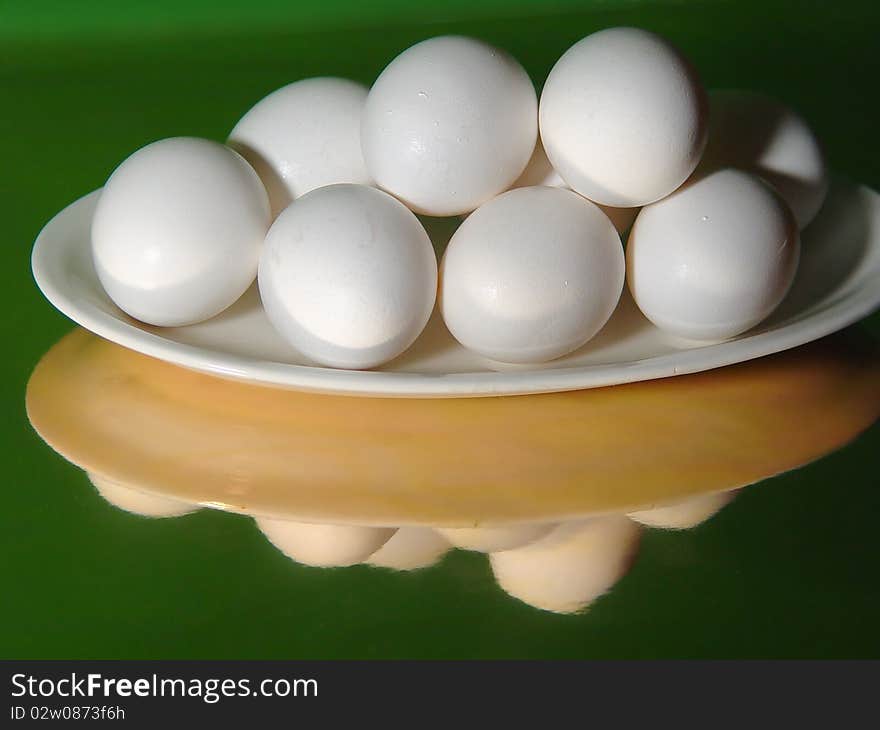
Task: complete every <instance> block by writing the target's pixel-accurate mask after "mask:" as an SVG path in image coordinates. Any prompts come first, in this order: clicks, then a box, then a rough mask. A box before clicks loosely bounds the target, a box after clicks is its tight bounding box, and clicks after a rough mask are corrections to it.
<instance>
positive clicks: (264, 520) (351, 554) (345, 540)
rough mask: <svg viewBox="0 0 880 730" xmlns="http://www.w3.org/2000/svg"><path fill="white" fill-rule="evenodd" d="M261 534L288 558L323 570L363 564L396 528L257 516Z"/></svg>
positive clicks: (386, 540) (256, 519) (389, 537)
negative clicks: (315, 522)
mask: <svg viewBox="0 0 880 730" xmlns="http://www.w3.org/2000/svg"><path fill="white" fill-rule="evenodd" d="M254 521H255V522H256V524H257V527H258V528H259V529H260V531H261V532H262V533H263V534H264V535H265V536H266V538H267V539H268V540H269V542H271V543H272V544H273V545H274V546H275V547H277V548H278V549H279V550H280V551H281V552H282V553H284V554H285V555H286V556H287V557H289V558H291V559H293V560H295V561H296V562H298V563H302V564H303V565H312V566H315V567H321V568H330V567H344V566H348V565H355V564H356V563H362V562H363V561H364V560H366V559H367V558H368V557H370V555H372V554H373V553H375V552H376V551H377V550H378V549H379V548H380V547H382V546H383V545H384V544H385V543H386V542H388V540H390V539H391V536H392V535H393V534H394V529H393V528H390V527H388V528H386V527H354V526H347V525H319V524H312V523H308V522H295V521H293V520H279V519H272V518H268V517H256V518H254Z"/></svg>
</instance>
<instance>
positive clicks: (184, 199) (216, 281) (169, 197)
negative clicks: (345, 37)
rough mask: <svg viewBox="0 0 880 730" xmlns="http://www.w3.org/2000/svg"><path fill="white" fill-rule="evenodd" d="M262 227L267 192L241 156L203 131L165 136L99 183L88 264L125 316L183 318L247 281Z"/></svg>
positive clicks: (211, 311)
mask: <svg viewBox="0 0 880 730" xmlns="http://www.w3.org/2000/svg"><path fill="white" fill-rule="evenodd" d="M268 227H269V200H268V197H267V195H266V191H265V190H264V188H263V185H262V183H261V182H260V179H259V178H258V177H257V175H256V173H255V172H254V170H253V168H251V166H250V165H249V164H248V163H247V162H245V160H244V159H242V157H241V156H240V155H238V154H237V153H236V152H233V151H232V150H231V149H229V148H228V147H224V146H223V145H221V144H217V143H216V142H209V141H207V140H203V139H193V138H188V137H177V138H173V139H164V140H161V141H159V142H154V143H153V144H150V145H147V146H146V147H143V148H142V149H140V150H138V151H137V152H135V153H134V154H133V155H131V157H129V158H128V159H126V160H125V161H124V162H123V163H122V164H121V165H120V166H119V167H117V168H116V170H115V171H114V172H113V174H112V175H111V176H110V179H109V180H108V181H107V184H106V185H105V186H104V189H103V191H102V192H101V197H100V199H99V200H98V206H97V208H96V209H95V215H94V218H93V220H92V251H93V254H94V260H95V270H96V272H97V274H98V278H99V279H100V280H101V284H102V285H103V286H104V289H105V290H106V291H107V294H109V295H110V298H111V299H112V300H113V301H114V302H115V303H116V304H117V306H119V307H120V309H122V310H124V311H125V312H126V313H128V314H130V315H131V316H132V317H134V318H136V319H139V320H141V321H143V322H148V323H149V324H154V325H160V326H177V325H185V324H191V323H193V322H199V321H201V320H204V319H208V318H209V317H213V316H214V315H215V314H218V313H219V312H221V311H223V310H224V309H226V307H228V306H229V305H230V304H232V303H233V302H234V301H235V300H236V299H238V298H239V297H240V296H241V295H242V294H243V293H244V291H245V290H246V289H247V288H248V287H249V286H250V285H251V283H252V282H253V280H254V276H255V275H256V273H257V261H258V259H259V256H260V246H261V245H262V243H263V237H264V236H265V234H266V229H267V228H268Z"/></svg>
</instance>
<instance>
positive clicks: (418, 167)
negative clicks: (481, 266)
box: [361, 36, 538, 216]
mask: <svg viewBox="0 0 880 730" xmlns="http://www.w3.org/2000/svg"><path fill="white" fill-rule="evenodd" d="M537 108H538V103H537V97H536V94H535V88H534V86H533V85H532V82H531V80H530V79H529V77H528V75H527V74H526V72H525V70H524V69H523V67H522V66H521V65H520V64H519V63H518V62H517V61H516V60H515V59H514V58H513V57H512V56H510V54H508V53H506V52H504V51H502V50H500V49H498V48H495V47H493V46H490V45H489V44H487V43H484V42H483V41H479V40H476V39H473V38H465V37H462V36H440V37H437V38H431V39H428V40H426V41H422V42H421V43H417V44H416V45H414V46H412V47H410V48H408V49H407V50H406V51H404V52H403V53H401V54H400V55H399V56H397V58H395V59H394V60H393V61H392V62H391V63H390V64H388V66H387V67H386V68H385V70H384V71H383V72H382V73H381V75H380V76H379V78H378V79H377V80H376V82H375V84H373V87H372V89H370V93H369V95H368V97H367V102H366V106H365V107H364V115H363V121H362V126H361V144H362V147H363V153H364V160H365V161H366V165H367V170H368V171H369V173H370V175H371V177H372V178H373V179H374V180H375V181H376V183H377V184H378V185H379V187H381V188H383V189H384V190H387V191H388V192H390V193H392V194H393V195H395V196H397V197H398V198H399V199H400V200H402V201H404V202H405V203H406V204H407V205H408V206H409V207H410V208H411V209H412V210H414V211H415V212H417V213H422V214H427V215H436V216H450V215H456V214H461V213H467V212H470V211H472V210H474V209H475V208H476V207H477V206H479V205H481V204H482V203H484V202H486V201H487V200H489V199H490V198H492V197H493V196H495V195H497V194H499V193H501V192H503V191H504V190H506V189H507V188H509V187H510V185H511V184H512V183H513V181H514V180H516V178H517V177H518V176H519V175H520V173H522V171H523V169H524V168H525V166H526V163H527V162H528V160H529V157H530V155H531V154H532V150H533V149H534V146H535V139H536V138H537V129H538V121H537Z"/></svg>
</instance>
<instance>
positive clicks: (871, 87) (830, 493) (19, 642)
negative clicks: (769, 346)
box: [0, 0, 880, 658]
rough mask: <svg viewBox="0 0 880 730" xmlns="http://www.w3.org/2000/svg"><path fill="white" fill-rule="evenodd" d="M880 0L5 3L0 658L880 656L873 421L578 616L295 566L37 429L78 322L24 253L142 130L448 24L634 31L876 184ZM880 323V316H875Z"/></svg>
mask: <svg viewBox="0 0 880 730" xmlns="http://www.w3.org/2000/svg"><path fill="white" fill-rule="evenodd" d="M877 7H878V5H877V3H876V0H867V1H866V2H836V3H826V2H819V3H810V2H776V3H768V2H762V1H761V0H737V1H736V2H709V1H704V2H684V1H683V0H680V1H677V2H638V1H636V0H628V1H627V0H621V1H619V2H612V1H610V0H608V1H593V2H587V1H582V2H575V1H574V0H567V1H564V2H563V1H558V2H539V1H538V0H478V1H474V0H455V1H453V2H449V1H447V2H443V3H413V2H411V0H377V2H370V3H365V2H360V1H359V0H345V1H340V0H337V1H336V2H332V1H330V0H322V1H318V0H307V1H302V2H294V1H293V0H284V1H280V0H272V1H271V2H269V1H267V0H263V1H259V0H253V1H251V2H242V3H235V4H233V3H229V2H216V1H208V0H206V1H204V2H196V1H195V0H188V1H182V0H152V1H151V2H141V1H138V2H122V3H121V2H111V1H110V0H106V1H104V2H64V1H63V0H56V1H55V2H41V3H31V2H26V1H22V2H16V3H13V2H0V139H2V141H3V144H4V150H3V155H2V157H0V165H2V168H0V201H2V202H0V212H2V227H0V231H2V250H0V255H2V261H0V277H2V285H0V297H2V298H3V308H2V311H3V317H2V327H3V333H4V341H5V342H6V346H5V348H4V353H3V357H2V359H0V368H2V377H0V389H2V390H0V393H2V395H0V398H2V413H3V421H2V426H0V428H2V449H3V451H2V456H3V463H4V465H5V467H6V471H5V477H4V479H3V485H4V486H3V491H2V496H3V500H2V507H0V656H2V657H5V658H10V657H132V658H139V657H242V658H244V657H262V658H269V657H282V658H293V657H310V658H311V657H830V656H835V657H855V656H859V657H878V656H880V627H878V621H877V617H878V616H880V583H878V580H877V576H878V568H880V560H878V557H880V552H878V546H877V538H876V529H875V520H876V519H877V517H878V515H880V490H878V489H877V487H878V486H880V485H878V482H880V479H878V476H877V468H878V465H880V459H878V456H877V454H878V449H880V428H878V427H877V426H876V425H875V427H874V428H872V429H871V430H870V431H869V432H868V433H866V434H865V435H863V436H862V437H861V438H860V439H858V440H857V441H856V442H855V443H853V444H852V445H850V446H849V447H847V448H845V449H843V450H842V451H840V452H838V453H836V454H834V455H832V456H830V457H827V458H825V459H823V460H821V461H819V462H817V463H815V464H813V465H810V466H809V467H807V468H804V469H802V470H800V471H797V472H794V473H791V474H788V475H785V476H782V477H778V478H775V479H772V480H768V481H766V482H764V483H762V484H760V485H758V486H756V487H753V488H751V489H749V490H746V492H745V493H744V494H743V495H742V496H741V498H740V499H738V500H737V501H736V502H734V504H733V505H732V506H730V507H729V508H727V509H726V510H725V511H724V512H723V513H721V515H719V516H718V517H717V518H715V519H713V520H712V521H710V522H709V523H707V524H705V525H703V526H701V527H699V528H697V529H695V530H693V531H690V532H684V533H661V532H657V531H649V532H648V533H647V535H646V537H645V539H644V541H643V545H642V551H641V555H640V557H639V560H638V562H637V563H636V565H635V567H634V569H633V570H632V572H631V573H630V574H629V575H627V576H626V577H625V578H624V579H623V581H622V582H621V583H620V584H619V585H618V587H617V588H616V589H615V590H614V591H613V592H612V593H611V594H610V595H608V596H606V597H604V598H602V599H601V600H600V601H598V602H597V603H596V604H595V606H594V607H593V608H592V610H590V611H589V612H588V613H587V614H585V615H582V616H568V617H566V616H555V615H550V614H545V613H542V612H539V611H536V610H534V609H531V608H529V607H527V606H525V605H523V604H520V603H518V602H516V601H514V600H512V599H510V598H508V597H506V596H505V595H504V594H503V593H502V592H501V591H500V589H498V588H497V587H495V586H494V584H493V581H492V578H491V574H490V572H489V569H488V566H487V563H486V560H485V559H484V558H483V557H482V556H479V555H474V554H465V553H456V554H452V555H450V556H448V557H447V558H446V559H445V560H444V562H443V563H442V564H441V565H440V566H438V567H434V568H431V569H427V570H424V571H421V572H417V573H413V574H394V573H389V572H384V571H379V570H375V569H368V568H361V567H357V568H349V569H338V570H320V569H310V568H305V567H300V566H296V565H294V564H293V563H291V562H290V561H288V560H287V559H285V558H283V557H282V556H281V555H280V554H279V553H278V552H276V551H275V550H274V549H273V548H272V547H271V546H270V545H269V544H268V543H267V542H266V541H265V540H264V539H263V538H262V537H261V536H260V535H259V534H258V532H257V531H256V529H255V528H254V527H253V525H252V524H251V523H250V521H249V520H246V519H243V518H240V517H235V516H232V515H225V514H220V513H211V512H203V513H198V514H195V515H190V516H187V517H184V518H180V519H174V520H167V521H162V520H148V519H143V518H138V517H134V516H131V515H128V514H125V513H122V512H120V511H118V510H115V509H113V508H112V507H110V506H109V505H107V504H106V503H105V502H103V501H102V500H101V499H100V498H99V497H98V496H97V495H96V494H95V493H94V491H93V490H92V489H91V487H90V486H89V484H88V482H87V481H86V478H85V476H84V474H82V473H81V472H80V471H79V470H78V469H75V468H74V467H72V466H71V465H69V464H67V463H66V462H64V461H63V460H62V459H61V458H60V457H58V456H56V455H55V454H54V453H53V452H52V451H51V450H50V449H49V448H48V447H47V446H45V445H44V444H43V443H42V442H41V441H40V439H39V438H38V437H37V436H36V435H35V434H34V433H33V431H32V430H31V429H30V427H29V425H28V423H27V419H26V417H25V414H24V405H23V398H24V388H25V383H26V381H27V378H28V375H29V373H30V371H31V369H32V368H33V366H34V364H35V363H36V362H37V360H38V359H39V358H40V356H41V355H42V354H43V352H45V351H46V350H47V349H48V348H49V346H50V345H52V344H53V343H54V342H55V341H56V340H57V339H58V338H60V337H61V336H62V335H63V334H64V333H65V332H67V331H68V330H69V329H70V328H71V326H72V325H71V323H70V322H69V321H68V320H66V319H65V318H64V317H62V316H61V315H60V314H58V313H56V312H55V311H54V310H53V309H52V308H51V307H50V306H49V305H48V304H47V303H46V302H45V301H44V300H43V298H42V297H41V295H40V294H39V292H38V291H37V289H36V287H35V286H34V285H33V282H32V279H31V275H30V269H29V255H30V247H31V244H32V242H33V239H34V237H35V236H36V234H37V232H38V231H39V229H40V227H41V226H42V224H43V223H44V222H45V221H47V220H48V219H49V218H50V217H51V216H52V215H53V214H54V213H55V212H56V211H58V210H59V209H60V208H61V207H62V206H64V205H66V204H67V203H69V202H71V201H73V200H74V199H76V198H77V197H79V196H81V195H83V194H85V193H86V192H88V191H90V190H92V189H94V188H96V187H99V186H100V185H101V184H102V183H103V181H104V180H105V179H106V177H107V176H108V174H109V173H110V171H111V170H112V169H113V168H114V167H115V166H116V165H117V164H118V163H119V162H120V161H121V160H122V159H123V158H124V157H126V156H127V155H128V154H129V153H131V152H132V151H133V150H134V149H136V148H137V147H139V146H141V145H143V144H145V143H147V142H149V141H151V140H154V139H157V138H161V137H166V136H172V135H200V136H205V137H210V138H214V139H218V140H222V139H223V138H224V137H225V135H226V133H227V132H228V130H229V129H231V127H232V126H233V124H234V123H235V121H236V120H237V119H238V117H239V116H240V115H241V114H242V113H243V112H244V111H245V110H246V109H247V108H248V107H249V106H251V105H252V104H253V103H254V102H255V101H257V100H258V99H259V98H261V97H262V96H263V95H264V94H266V93H267V92H269V91H270V90H272V89H274V88H276V87H278V86H280V85H282V84H284V83H287V82H289V81H291V80H295V79H297V78H301V77H305V76H310V75H331V74H333V75H342V76H349V77H352V78H355V79H360V80H362V81H364V82H370V81H371V80H372V79H373V78H374V77H375V75H376V74H377V73H378V72H379V71H380V70H381V68H382V67H383V66H384V64H385V63H387V62H388V61H389V60H390V59H391V58H392V57H393V56H394V55H395V54H396V53H397V52H399V51H400V50H402V49H403V48H405V47H406V46H408V45H410V44H411V43H413V42H414V41H417V40H420V39H422V38H425V37H427V36H431V35H436V34H441V33H449V32H455V33H466V34H472V35H477V36H481V37H483V38H485V39H487V40H489V41H492V42H494V43H497V44H499V45H501V46H503V47H505V48H507V49H509V50H510V51H512V52H513V53H514V54H515V55H516V56H517V57H519V58H520V59H521V61H522V62H523V63H524V64H525V66H526V67H527V69H528V70H529V72H530V73H531V74H532V76H533V78H534V79H535V81H536V83H538V84H539V85H540V83H541V81H542V80H543V78H544V77H545V75H546V73H547V71H548V69H549V68H550V66H551V65H552V64H553V62H554V60H555V59H556V58H557V57H558V56H559V55H560V54H561V53H562V52H563V51H564V50H565V49H566V48H567V47H568V46H569V45H570V44H571V43H572V42H574V41H575V40H577V39H579V38H580V37H582V36H583V35H586V34H587V33H589V32H591V31H593V30H595V29H598V28H602V27H606V26H610V25H620V24H627V25H639V26H643V27H646V28H649V29H652V30H655V31H659V32H661V33H664V34H665V35H667V36H668V37H670V38H671V39H672V40H673V41H675V42H676V43H677V44H679V45H680V46H681V47H682V48H683V49H684V51H685V52H686V53H687V54H688V55H689V56H690V57H691V58H692V59H693V60H694V62H695V63H696V65H697V66H698V68H699V69H700V70H701V72H702V75H703V77H704V80H705V82H706V84H707V85H708V86H710V87H721V86H741V87H750V88H754V89H759V90H763V91H766V92H769V93H771V94H774V95H776V96H778V97H780V98H781V99H783V100H785V101H786V102H788V103H790V104H791V105H793V106H794V107H796V108H797V109H799V110H800V111H801V112H802V113H803V114H804V116H805V117H806V118H807V119H808V120H809V121H810V123H811V124H812V125H813V127H814V128H815V130H816V131H817V133H818V134H819V136H820V137H821V138H822V139H823V141H824V143H825V145H826V148H827V152H828V156H829V159H830V162H831V165H832V166H833V167H834V168H835V169H837V170H840V171H844V172H846V173H847V174H848V175H849V176H851V177H852V178H854V179H857V180H859V181H861V182H864V183H867V184H869V185H871V186H872V187H874V188H880V152H878V148H877V143H876V137H875V135H876V130H877V128H878V122H880V113H878V109H880V107H878V101H877V79H878V76H880V63H878V47H877V33H878V31H880V16H878V10H877ZM862 327H867V328H868V329H869V330H871V331H873V332H874V333H875V334H876V333H877V332H878V330H880V326H878V318H877V316H876V315H875V316H874V317H873V318H871V319H870V320H868V321H867V323H865V324H863V325H862Z"/></svg>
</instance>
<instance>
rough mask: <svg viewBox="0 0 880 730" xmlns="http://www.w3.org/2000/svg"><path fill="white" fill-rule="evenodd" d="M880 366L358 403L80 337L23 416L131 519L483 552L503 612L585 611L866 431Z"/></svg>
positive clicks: (350, 545)
mask: <svg viewBox="0 0 880 730" xmlns="http://www.w3.org/2000/svg"><path fill="white" fill-rule="evenodd" d="M878 365H880V345H878V344H877V343H876V342H874V341H872V340H870V339H869V338H865V337H858V336H856V335H855V334H854V333H844V334H839V335H836V336H834V337H830V338H827V339H826V340H822V341H819V342H816V343H813V344H811V345H807V346H804V347H801V348H797V349H795V350H790V351H787V352H785V353H781V354H777V355H774V356H771V357H768V358H764V359H761V360H757V361H751V362H747V363H742V364H740V365H736V366H730V367H728V368H722V369H717V370H714V371H711V372H708V373H702V374H697V375H684V376H681V377H678V378H674V379H666V380H659V381H648V382H643V383H634V384H630V385H622V386H618V387H616V388H603V389H591V390H584V391H576V392H569V393H556V394H549V395H532V396H519V397H508V398H503V397H499V398H492V399H483V400H474V399H456V400H442V401H438V400H430V399H428V400H419V399H365V398H346V397H339V396H329V395H312V394H307V393H298V392H295V391H289V390H276V389H271V388H265V387H262V386H257V385H247V384H242V383H238V382H233V381H229V380H226V379H221V378H216V377H213V376H207V375H203V374H200V373H195V372H192V371H189V370H185V369H183V368H179V367H177V366H174V365H171V364H169V363H166V362H162V361H160V360H155V359H153V358H148V357H146V356H144V355H141V354H140V353H136V352H134V351H132V350H127V349H125V348H123V347H121V346H119V345H116V344H114V343H111V342H108V341H107V340H101V339H100V338H98V337H96V336H95V335H93V334H91V333H89V332H86V331H85V330H82V329H77V330H75V331H74V332H72V333H71V334H69V335H68V336H66V337H64V338H63V339H62V340H61V341H60V342H59V343H58V344H57V345H56V346H54V347H53V348H52V349H51V350H50V351H49V352H48V353H47V354H46V356H45V357H44V358H43V359H42V360H41V361H40V363H39V364H38V366H37V368H36V369H35V370H34V373H33V375H32V376H31V379H30V381H29V382H28V389H27V411H28V416H29V418H30V420H31V424H32V425H33V427H34V429H35V430H36V431H37V432H38V433H39V434H40V435H41V436H42V437H43V438H44V439H46V441H47V443H48V444H50V445H51V446H52V447H53V448H54V449H56V450H57V451H58V452H59V453H61V454H63V455H64V456H65V457H66V458H67V459H68V460H70V461H71V462H73V464H75V465H78V466H80V467H82V468H84V469H86V470H87V471H88V474H89V479H90V480H91V482H92V484H94V486H95V487H96V489H97V491H98V493H99V494H100V495H101V496H102V497H103V498H104V499H105V500H106V501H107V502H109V503H110V504H112V505H114V506H116V507H118V508H120V509H122V510H124V511H127V512H130V513H132V514H137V515H141V516H143V517H152V518H160V517H179V516H182V515H185V514H188V513H189V512H192V511H194V510H195V509H197V508H198V507H200V506H204V507H211V508H214V509H221V510H228V511H231V512H240V513H242V514H245V515H250V516H253V518H254V522H255V523H256V526H257V528H258V529H259V530H260V531H261V532H262V533H263V536H264V537H265V538H266V539H267V540H268V541H269V542H270V543H271V544H272V545H274V546H275V547H276V548H277V549H278V550H279V551H280V552H281V553H282V554H284V555H285V556H286V557H288V558H290V559H291V560H293V561H294V562H295V563H298V564H300V565H305V566H310V567H313V568H345V567H351V566H354V565H358V564H367V565H373V566H377V567H385V568H392V569H395V570H414V569H417V568H427V567H429V566H431V565H433V564H434V563H436V562H437V561H438V560H439V559H440V558H441V557H442V556H443V555H444V554H445V553H446V552H447V551H448V550H450V549H451V548H460V549H462V550H467V551H472V552H481V553H488V554H489V562H490V565H491V569H492V574H493V576H494V578H495V581H496V582H497V584H498V586H500V587H501V588H502V589H503V590H504V591H505V592H506V593H507V594H509V595H510V596H513V597H515V598H518V599H519V600H521V601H522V602H523V603H526V604H528V605H530V606H533V607H535V608H539V609H543V610H545V611H549V612H553V613H560V614H571V613H578V612H581V611H583V610H585V609H586V608H587V607H589V606H590V605H592V604H593V602H594V601H596V600H597V599H598V598H599V597H600V596H602V595H603V594H605V593H606V592H608V591H609V590H610V589H611V588H612V587H613V586H614V585H615V584H616V583H617V581H618V580H620V579H621V578H622V577H623V575H624V574H625V573H626V572H627V571H628V570H629V568H630V566H631V565H632V563H633V560H634V559H635V555H636V551H637V549H638V545H639V539H640V534H641V531H642V526H643V525H644V526H648V527H654V528H666V529H676V530H682V529H687V528H691V527H695V526H697V525H699V524H701V523H702V522H705V521H706V520H708V519H709V518H710V517H712V516H713V515H715V514H716V513H717V512H718V511H719V510H721V509H722V508H723V507H724V506H725V505H727V504H728V503H729V502H730V500H731V499H732V497H733V496H734V491H733V490H732V488H733V487H738V486H740V485H742V484H747V483H751V482H755V481H758V480H760V479H761V477H763V476H768V475H772V474H776V473H778V472H781V471H785V470H788V469H791V468H794V467H798V466H801V465H803V464H805V463H807V462H809V461H811V460H812V459H815V458H817V457H819V456H821V455H823V454H825V453H827V452H829V451H832V450H833V449H835V448H838V447H839V446H841V445H843V444H845V443H847V442H848V441H849V440H851V439H852V438H853V437H854V436H856V435H857V434H858V433H860V432H861V431H862V430H863V429H865V428H866V427H868V426H869V425H870V424H871V423H873V421H874V420H875V419H876V418H877V417H878V415H880V367H878ZM128 424H136V425H135V427H134V428H131V429H129V428H127V425H128ZM621 433H626V434H627V438H626V439H621V438H620V436H619V435H620V434H621Z"/></svg>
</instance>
